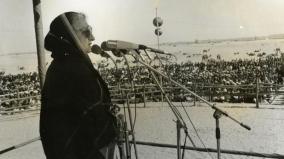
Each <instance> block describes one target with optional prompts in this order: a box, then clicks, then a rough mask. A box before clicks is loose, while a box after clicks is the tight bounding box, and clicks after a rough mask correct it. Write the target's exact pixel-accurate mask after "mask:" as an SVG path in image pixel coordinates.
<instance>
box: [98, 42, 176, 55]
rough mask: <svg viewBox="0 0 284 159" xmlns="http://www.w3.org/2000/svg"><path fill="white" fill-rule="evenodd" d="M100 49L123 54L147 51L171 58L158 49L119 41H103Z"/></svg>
mask: <svg viewBox="0 0 284 159" xmlns="http://www.w3.org/2000/svg"><path fill="white" fill-rule="evenodd" d="M101 47H102V49H103V50H105V51H112V50H124V52H126V50H149V51H151V52H155V53H158V54H164V55H171V56H172V54H170V53H167V52H165V51H163V50H160V49H155V48H151V47H148V46H146V45H141V44H135V43H131V42H126V41H120V40H108V41H104V42H103V43H102V44H101Z"/></svg>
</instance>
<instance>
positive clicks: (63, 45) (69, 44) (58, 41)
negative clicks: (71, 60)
mask: <svg viewBox="0 0 284 159" xmlns="http://www.w3.org/2000/svg"><path fill="white" fill-rule="evenodd" d="M63 14H65V16H66V18H67V19H68V21H69V23H70V24H71V25H72V26H73V28H74V29H75V30H76V29H79V28H80V25H78V24H79V23H76V22H79V19H82V18H83V19H86V16H85V14H83V13H78V12H65V13H63ZM63 14H61V15H63ZM61 15H59V16H57V17H56V18H55V19H54V20H53V21H52V22H51V24H50V28H49V32H48V34H47V35H46V37H45V40H44V47H45V49H46V50H48V51H51V52H52V53H53V55H52V57H53V56H54V54H55V52H56V53H57V54H58V52H59V53H61V54H64V51H67V52H70V50H72V49H73V50H74V48H75V43H74V40H73V39H72V36H71V35H70V33H69V31H68V30H67V28H66V26H65V25H64V23H63V20H62V19H61Z"/></svg>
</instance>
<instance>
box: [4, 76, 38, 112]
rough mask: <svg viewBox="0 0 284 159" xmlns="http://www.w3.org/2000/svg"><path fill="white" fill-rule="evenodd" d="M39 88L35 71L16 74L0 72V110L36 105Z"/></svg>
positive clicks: (20, 108) (19, 108)
mask: <svg viewBox="0 0 284 159" xmlns="http://www.w3.org/2000/svg"><path fill="white" fill-rule="evenodd" d="M39 90H40V85H39V79H38V74H37V73H36V72H33V73H22V74H16V75H12V74H8V75H5V72H0V104H1V105H0V110H5V111H12V110H15V109H16V110H22V109H28V108H30V107H31V106H35V105H38V104H39V103H40V99H39V97H38V95H39ZM30 97H31V98H30ZM15 107H17V108H15Z"/></svg>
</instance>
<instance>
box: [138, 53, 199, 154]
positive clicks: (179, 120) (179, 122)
mask: <svg viewBox="0 0 284 159" xmlns="http://www.w3.org/2000/svg"><path fill="white" fill-rule="evenodd" d="M135 51H136V59H139V58H138V57H140V58H141V59H142V60H143V61H145V59H144V57H143V56H141V54H140V51H139V50H135ZM146 54H147V52H146ZM147 56H148V57H149V59H150V60H151V58H150V56H149V54H147ZM139 61H140V60H138V62H139ZM148 69H149V68H148ZM149 72H150V73H151V75H152V77H153V79H154V81H155V82H156V84H157V86H158V87H159V89H160V90H161V92H162V94H163V95H164V97H165V99H166V101H167V103H168V104H169V106H170V108H171V110H172V112H173V113H174V115H175V117H176V119H177V121H176V124H177V125H176V127H177V159H181V142H180V139H181V138H180V130H181V128H183V129H184V132H185V134H186V137H188V138H189V139H190V141H191V143H192V145H193V146H194V147H195V144H194V142H193V141H192V139H191V137H190V136H189V134H188V131H187V126H186V123H185V122H184V120H183V119H182V116H181V114H180V112H179V111H178V110H177V109H176V107H175V106H174V105H173V104H172V102H171V101H170V99H169V98H168V96H167V95H166V93H165V90H164V89H163V87H162V86H161V84H160V83H159V80H158V78H157V77H156V75H155V74H154V72H153V71H151V69H149Z"/></svg>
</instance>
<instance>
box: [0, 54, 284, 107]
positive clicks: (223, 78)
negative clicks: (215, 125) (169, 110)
mask: <svg viewBox="0 0 284 159" xmlns="http://www.w3.org/2000/svg"><path fill="white" fill-rule="evenodd" d="M283 67H284V65H283V64H282V62H281V58H276V57H272V58H266V59H263V60H241V59H240V60H232V61H207V62H197V63H192V62H186V63H181V64H165V65H164V68H163V69H162V68H159V67H158V66H156V68H157V69H158V70H160V71H161V72H162V73H164V74H166V75H168V76H169V77H170V78H171V79H173V80H175V81H177V82H179V83H181V84H183V85H185V86H187V87H189V88H190V89H191V90H195V91H196V93H198V94H201V95H203V96H207V97H209V96H211V97H210V100H212V101H216V102H255V101H254V100H255V93H256V83H257V81H256V80H257V79H258V80H259V81H258V83H260V84H262V86H263V87H261V88H260V93H261V92H263V93H264V94H261V97H262V98H263V99H264V98H267V99H268V98H270V96H269V92H271V91H273V90H276V89H278V88H279V87H277V84H278V85H280V86H281V85H283V78H284V73H283V70H284V68H283ZM100 72H101V74H102V77H103V79H105V81H106V82H107V83H108V85H109V86H116V85H117V83H118V82H119V83H120V85H121V86H123V87H128V88H130V87H131V84H135V86H136V87H137V89H139V88H140V93H141V92H142V91H141V90H142V89H141V88H142V86H145V85H148V86H149V85H150V86H151V87H147V89H146V91H148V92H151V93H148V94H147V93H146V96H147V97H146V98H147V99H148V100H154V101H159V100H161V98H160V93H159V91H158V88H157V87H154V86H153V85H154V84H155V82H154V80H153V79H152V77H151V74H150V73H149V71H148V70H147V69H146V68H145V67H143V66H133V67H131V68H130V72H131V74H129V73H128V72H129V70H128V68H126V67H122V68H119V69H116V68H100ZM159 80H160V78H159ZM0 85H1V87H0V100H1V101H5V100H7V99H17V98H24V97H29V96H36V95H38V94H39V91H40V85H39V78H38V74H37V73H36V72H33V73H23V74H17V75H11V74H8V75H5V73H4V72H0ZM273 85H276V87H274V86H273ZM163 86H169V87H170V86H173V85H171V84H170V82H168V80H165V79H163ZM114 89H117V87H111V90H114ZM144 89H145V88H144ZM167 90H168V92H171V94H169V96H170V97H171V99H172V100H187V99H192V98H189V97H188V96H187V95H186V93H185V92H183V91H181V89H177V88H176V89H175V90H174V91H170V90H169V89H167ZM113 92H117V91H113ZM265 93H267V94H265ZM153 95H154V96H153ZM140 97H141V96H140ZM1 101H0V102H1ZM34 103H39V98H31V99H26V100H22V101H21V102H20V104H19V101H13V100H11V101H9V102H1V107H3V108H9V107H12V106H13V105H15V104H17V105H29V104H34Z"/></svg>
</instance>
